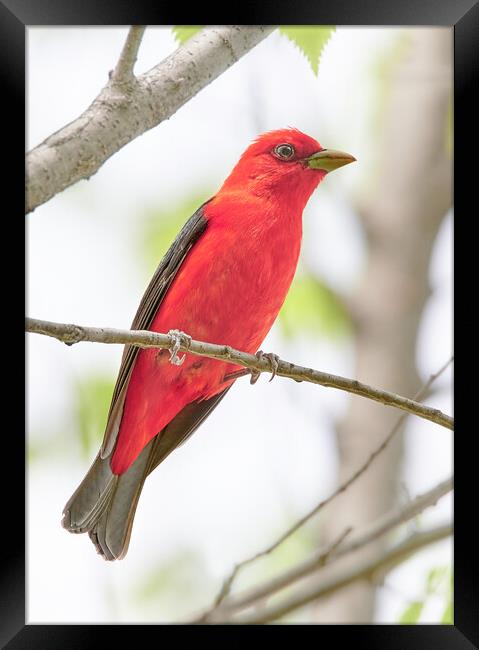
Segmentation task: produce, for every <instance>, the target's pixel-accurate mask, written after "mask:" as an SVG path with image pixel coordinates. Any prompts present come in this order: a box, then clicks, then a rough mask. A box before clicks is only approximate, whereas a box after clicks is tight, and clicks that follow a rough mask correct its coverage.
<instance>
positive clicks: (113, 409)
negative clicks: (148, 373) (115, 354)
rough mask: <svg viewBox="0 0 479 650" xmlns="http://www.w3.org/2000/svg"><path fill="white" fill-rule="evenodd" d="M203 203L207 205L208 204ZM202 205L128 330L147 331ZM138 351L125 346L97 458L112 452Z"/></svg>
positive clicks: (201, 223)
mask: <svg viewBox="0 0 479 650" xmlns="http://www.w3.org/2000/svg"><path fill="white" fill-rule="evenodd" d="M206 203H208V201H207V202H206ZM206 203H203V205H202V206H200V207H199V208H198V210H197V211H196V212H195V213H194V214H193V216H192V217H190V219H188V221H187V222H186V223H185V225H184V226H183V228H182V229H181V231H180V232H179V234H178V236H177V237H176V239H175V241H174V242H173V244H172V245H171V246H170V248H169V249H168V251H167V253H166V254H165V256H164V257H163V259H162V260H161V262H160V264H159V265H158V268H157V269H156V271H155V274H154V276H153V278H152V279H151V282H150V284H149V285H148V287H147V289H146V291H145V293H144V295H143V298H142V299H141V302H140V306H139V307H138V311H137V312H136V315H135V318H134V319H133V323H132V324H131V329H134V330H144V329H148V328H149V327H150V325H151V323H152V321H153V318H154V316H155V314H156V313H157V311H158V308H159V306H160V305H161V302H162V300H163V298H164V296H165V294H166V292H167V291H168V288H169V286H170V285H171V283H172V281H173V279H174V278H175V276H176V274H177V273H178V271H179V269H180V267H181V265H182V263H183V260H184V259H185V257H186V255H187V253H188V251H189V250H190V249H191V247H192V246H193V245H194V244H195V242H196V241H197V240H198V239H199V237H200V236H201V234H202V233H203V232H204V231H205V229H206V225H207V220H206V217H205V216H204V213H203V208H204V206H205V205H206ZM138 351H139V348H138V347H136V346H133V345H125V349H124V351H123V356H122V360H121V365H120V371H119V373H118V378H117V380H116V384H115V388H114V391H113V397H112V401H111V405H110V411H109V413H108V420H107V425H106V430H105V436H104V438H103V443H102V446H101V450H100V456H101V458H106V457H107V456H109V455H110V454H111V452H112V451H113V449H114V446H115V443H116V439H117V436H118V431H119V428H120V423H121V417H122V414H123V405H124V402H125V396H126V391H127V388H128V382H129V379H130V375H131V372H132V370H133V366H134V364H135V360H136V357H137V355H138Z"/></svg>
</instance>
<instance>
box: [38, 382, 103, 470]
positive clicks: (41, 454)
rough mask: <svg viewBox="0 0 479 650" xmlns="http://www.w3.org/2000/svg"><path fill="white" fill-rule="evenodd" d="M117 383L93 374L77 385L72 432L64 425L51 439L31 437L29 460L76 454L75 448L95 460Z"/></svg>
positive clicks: (75, 387)
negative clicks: (77, 447) (93, 456)
mask: <svg viewBox="0 0 479 650" xmlns="http://www.w3.org/2000/svg"><path fill="white" fill-rule="evenodd" d="M114 385H115V380H114V378H113V377H112V376H110V375H104V374H97V373H92V374H88V375H86V376H85V377H83V378H82V379H81V380H77V381H75V382H74V384H73V387H72V395H73V396H74V403H73V405H72V415H71V418H70V419H69V430H68V431H65V430H64V428H63V427H64V424H63V423H62V425H61V427H59V428H58V429H55V430H54V431H52V433H51V434H49V435H48V436H40V435H36V434H34V433H33V434H32V435H29V438H28V447H27V460H28V462H29V463H36V462H39V461H41V460H44V459H50V458H52V457H53V456H54V455H56V456H58V455H60V456H61V455H63V454H68V456H71V454H72V444H73V445H78V446H79V448H80V454H81V455H82V456H83V457H84V458H86V459H87V460H91V457H92V454H94V453H96V451H97V448H98V447H99V445H100V442H101V441H102V439H103V433H104V431H105V425H106V418H107V415H108V409H109V408H110V402H111V397H112V395H113V388H114Z"/></svg>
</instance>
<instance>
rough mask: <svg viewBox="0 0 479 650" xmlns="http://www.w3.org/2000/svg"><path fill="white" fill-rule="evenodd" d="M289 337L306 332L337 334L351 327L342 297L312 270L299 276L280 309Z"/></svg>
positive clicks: (337, 335) (283, 329)
mask: <svg viewBox="0 0 479 650" xmlns="http://www.w3.org/2000/svg"><path fill="white" fill-rule="evenodd" d="M279 325H280V327H281V329H282V332H283V334H284V336H285V337H286V338H292V337H293V336H297V335H299V334H303V333H309V334H322V335H324V336H328V337H330V338H338V337H341V336H344V335H345V334H347V333H348V332H349V330H350V317H349V314H348V312H347V310H346V308H345V306H344V304H343V302H342V300H341V298H340V297H339V296H338V295H337V294H336V293H334V292H333V291H332V290H331V289H330V288H329V287H328V286H327V285H326V284H324V283H323V282H321V281H320V280H318V279H317V278H315V277H314V276H313V275H311V274H304V275H300V276H299V277H296V278H295V279H294V281H293V284H292V285H291V289H290V290H289V293H288V295H287V297H286V300H285V302H284V304H283V307H282V309H281V311H280V313H279Z"/></svg>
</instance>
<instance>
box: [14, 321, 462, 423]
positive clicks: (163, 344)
mask: <svg viewBox="0 0 479 650" xmlns="http://www.w3.org/2000/svg"><path fill="white" fill-rule="evenodd" d="M25 329H26V331H27V332H34V333H36V334H45V335H47V336H53V337H54V338H57V339H59V340H60V341H63V342H64V343H67V344H69V345H73V344H74V343H79V342H80V341H89V342H90V343H124V344H128V345H136V346H138V347H142V348H166V349H169V348H171V346H172V344H173V342H174V340H173V339H172V337H171V336H170V334H160V333H158V332H150V331H147V330H118V329H113V328H99V327H84V326H80V325H71V324H64V323H53V322H51V321H43V320H36V319H33V318H27V319H26V327H25ZM175 340H176V339H175ZM175 347H176V346H175ZM180 350H181V351H182V352H190V353H191V354H197V355H199V356H203V357H209V358H211V359H218V360H221V361H225V362H228V363H234V364H237V365H240V366H243V367H244V368H249V369H250V370H256V371H258V372H271V361H270V360H269V359H268V358H265V356H264V355H263V357H262V358H258V357H257V356H255V355H253V354H247V353H246V352H240V351H239V350H234V349H233V348H231V347H230V346H229V345H217V344H214V343H205V342H203V341H194V340H192V339H191V338H190V337H189V336H188V335H187V334H183V335H182V341H181V345H178V347H177V351H180ZM276 374H277V375H279V376H281V377H289V378H291V379H295V380H296V381H308V382H310V383H312V384H319V385H321V386H326V387H329V388H337V389H339V390H343V391H346V392H348V393H352V394H354V395H360V396H361V397H367V398H368V399H372V400H374V401H376V402H380V403H381V404H384V405H386V406H394V407H395V408H398V409H401V410H403V411H407V412H408V413H412V414H413V415H417V416H419V417H421V418H424V419H426V420H430V421H431V422H435V423H436V424H439V425H441V426H443V427H446V428H447V429H452V428H453V427H454V420H453V418H452V417H450V416H449V415H446V414H445V413H443V412H442V411H440V410H439V409H435V408H432V407H430V406H424V404H419V402H415V401H414V400H412V399H409V398H407V397H402V396H401V395H396V394H395V393H390V392H389V391H386V390H381V389H379V388H373V387H372V386H368V385H367V384H363V383H361V382H359V381H357V380H356V379H347V378H346V377H341V376H339V375H332V374H330V373H327V372H321V371H319V370H313V369H312V368H305V367H303V366H297V365H296V364H294V363H290V362H289V361H282V360H281V359H279V361H278V368H277V370H276Z"/></svg>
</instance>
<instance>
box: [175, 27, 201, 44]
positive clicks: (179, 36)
mask: <svg viewBox="0 0 479 650" xmlns="http://www.w3.org/2000/svg"><path fill="white" fill-rule="evenodd" d="M203 27H204V25H174V27H173V36H174V37H175V39H176V40H177V41H178V43H179V44H180V45H183V43H186V41H187V40H189V39H190V38H191V37H192V36H194V35H195V34H197V33H198V32H199V31H201V30H202V29H203Z"/></svg>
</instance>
